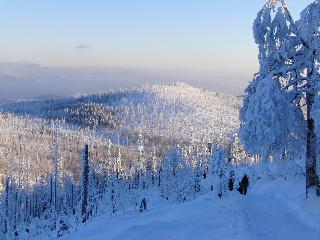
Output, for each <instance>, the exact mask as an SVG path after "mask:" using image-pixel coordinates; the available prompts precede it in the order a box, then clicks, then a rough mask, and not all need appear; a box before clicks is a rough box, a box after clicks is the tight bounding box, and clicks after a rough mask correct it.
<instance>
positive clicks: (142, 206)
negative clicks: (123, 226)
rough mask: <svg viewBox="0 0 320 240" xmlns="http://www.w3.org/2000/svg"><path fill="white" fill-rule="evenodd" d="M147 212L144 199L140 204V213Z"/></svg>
mask: <svg viewBox="0 0 320 240" xmlns="http://www.w3.org/2000/svg"><path fill="white" fill-rule="evenodd" d="M146 210H147V200H146V199H145V198H144V199H142V201H141V203H140V212H143V211H146Z"/></svg>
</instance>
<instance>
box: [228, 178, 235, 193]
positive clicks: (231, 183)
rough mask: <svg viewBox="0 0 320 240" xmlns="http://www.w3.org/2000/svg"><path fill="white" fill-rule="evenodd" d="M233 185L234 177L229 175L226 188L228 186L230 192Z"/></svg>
mask: <svg viewBox="0 0 320 240" xmlns="http://www.w3.org/2000/svg"><path fill="white" fill-rule="evenodd" d="M233 186H234V179H233V177H230V179H229V182H228V188H229V191H230V192H232V191H233Z"/></svg>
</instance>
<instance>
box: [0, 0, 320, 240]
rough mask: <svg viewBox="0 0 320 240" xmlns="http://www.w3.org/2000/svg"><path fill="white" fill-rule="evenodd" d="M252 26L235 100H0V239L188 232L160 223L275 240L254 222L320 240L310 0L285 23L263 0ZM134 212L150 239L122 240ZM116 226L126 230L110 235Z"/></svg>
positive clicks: (154, 93) (169, 88)
mask: <svg viewBox="0 0 320 240" xmlns="http://www.w3.org/2000/svg"><path fill="white" fill-rule="evenodd" d="M253 31H254V38H255V41H256V44H257V45H258V48H259V62H260V68H259V70H258V72H257V73H256V74H255V76H254V78H253V80H252V81H251V82H250V84H249V86H248V87H247V89H246V91H245V96H244V97H236V96H230V95H226V94H222V93H217V92H212V91H208V90H205V89H199V88H195V87H192V86H190V85H187V84H185V83H181V82H177V83H175V84H172V85H151V86H145V87H142V88H132V89H124V90H110V91H107V92H100V93H96V94H93V95H81V96H77V97H65V98H57V99H51V100H50V99H49V100H43V99H34V100H19V101H15V102H4V103H2V104H0V180H1V181H0V239H4V240H7V239H8V240H9V239H57V238H62V239H68V237H69V236H71V237H70V239H81V236H82V235H83V234H84V235H86V230H85V229H87V227H89V226H90V225H91V224H92V226H94V229H95V228H97V229H100V230H99V231H102V233H101V234H102V235H101V236H100V237H101V238H100V239H102V238H103V239H107V236H109V238H110V239H117V237H118V236H121V234H124V235H122V236H123V239H147V238H150V237H151V235H152V231H151V230H152V229H155V228H156V227H154V226H153V225H152V224H154V222H153V221H155V222H157V223H160V225H159V228H163V231H164V232H166V231H165V230H164V229H165V228H166V230H168V229H169V230H168V231H169V232H170V233H171V234H172V235H171V238H172V239H196V238H197V234H195V232H192V233H191V232H190V235H186V236H185V237H183V236H181V235H179V236H178V235H175V234H174V233H173V232H174V231H173V230H170V229H172V228H175V226H170V227H168V224H164V222H165V221H167V220H168V221H172V222H173V223H174V222H176V223H177V225H176V227H177V229H175V230H176V231H177V232H179V231H181V228H182V227H183V226H184V224H190V225H193V224H194V225H193V227H194V228H195V231H200V230H203V232H199V233H198V234H199V235H198V236H202V238H203V239H211V235H210V234H211V230H212V229H215V232H216V233H217V235H216V237H219V236H220V237H221V238H219V239H275V238H274V236H272V235H269V234H270V233H268V232H263V229H272V228H273V226H270V223H271V222H274V221H277V220H279V219H280V220H279V221H280V222H279V224H280V225H281V224H286V223H284V221H286V222H287V225H285V227H284V228H283V229H284V230H283V229H280V227H275V229H273V230H274V232H275V234H278V235H277V236H278V238H279V239H284V238H286V237H287V236H290V239H301V237H307V238H306V239H317V236H320V235H319V234H320V213H319V211H320V204H319V198H317V197H316V196H317V195H318V196H320V181H319V172H320V160H319V147H318V145H319V144H318V141H319V140H320V128H319V126H320V125H319V122H320V119H319V118H320V111H319V109H320V98H319V90H318V85H319V79H320V69H319V67H320V58H319V54H318V51H319V48H320V1H318V0H316V1H315V2H314V3H312V4H311V5H309V6H307V7H306V9H305V10H303V11H302V13H301V17H300V19H299V20H298V21H295V20H293V18H292V17H291V14H290V11H289V9H288V5H287V3H286V2H285V1H284V0H270V1H268V2H267V4H266V5H264V6H263V8H262V10H261V11H260V12H259V13H258V15H257V18H256V20H255V22H254V25H253ZM238 191H239V192H240V193H241V194H243V195H246V194H247V191H249V192H248V195H250V194H252V197H248V198H240V197H239V196H240V194H239V193H238ZM241 197H242V196H241ZM279 199H280V200H281V201H280V200H279ZM302 200H303V201H305V202H303V203H301V201H302ZM280 203H281V204H280ZM260 204H261V206H260ZM199 206H200V209H201V211H200V210H199ZM201 206H202V208H201ZM239 206H240V207H239ZM166 209H167V210H166ZM274 209H276V211H278V212H272V211H273V210H274ZM149 211H150V212H149ZM169 211H170V212H171V213H172V214H171V215H170V214H169V213H168V212H169ZM206 211H207V212H206ZM186 212H188V213H186ZM196 213H197V214H200V215H195V214H196ZM209 213H210V214H209ZM184 214H187V216H188V218H187V219H186V221H189V222H185V223H184V222H181V219H182V218H183V215H184ZM211 214H213V215H211ZM277 214H278V215H277ZM281 214H282V215H281ZM173 215H176V216H179V217H180V218H181V219H179V221H177V220H175V219H172V216H173ZM296 215H299V216H296ZM163 216H165V217H163ZM197 216H198V218H197ZM199 216H201V217H199ZM216 216H218V217H216ZM132 217H134V218H135V219H139V221H141V222H144V224H145V226H148V227H150V228H151V230H150V233H148V232H147V233H146V232H144V233H143V235H137V236H128V235H126V234H131V233H132V234H135V232H139V231H140V230H141V229H140V230H139V228H138V229H137V228H134V227H137V226H136V225H135V226H133V227H132V228H131V226H132V223H133V222H134V220H129V219H131V218H132ZM202 217H203V218H202ZM193 218H195V219H197V221H200V223H199V222H196V223H195V222H191V220H193ZM105 219H107V221H106V220H105ZM146 219H149V220H146ZM223 219H225V221H222V220H223ZM221 221H222V222H221ZM257 221H258V222H259V223H257ZM150 222H151V223H152V224H151V223H150ZM122 224H123V225H124V226H126V227H127V228H128V229H129V230H130V229H131V230H132V231H129V230H128V232H125V231H123V232H122V233H119V234H120V235H115V234H116V232H117V231H119V229H120V227H119V226H120V225H122ZM228 224H231V225H232V227H231V228H230V229H229V230H228V229H227V228H226V227H224V226H225V225H228ZM245 224H247V225H245ZM259 224H261V226H258V225H259ZM150 225H152V226H150ZM108 226H109V227H110V228H108ZM298 226H300V227H301V231H300V232H299V231H298V230H297V227H298ZM111 227H114V229H111ZM103 228H108V232H104V231H106V230H104V229H103ZM199 229H200V230H199ZM288 230H290V231H292V232H290V234H291V235H286V232H287V231H288ZM94 231H95V230H92V231H89V230H88V231H87V233H88V232H89V233H90V234H92V236H94V235H95V234H97V233H96V232H94ZM171 231H172V232H171ZM295 231H297V232H295ZM181 232H183V231H181ZM77 233H79V234H78V235H77ZM112 234H114V235H112ZM117 234H118V233H117ZM148 234H150V236H147V235H148ZM157 234H158V232H156V235H155V237H156V239H166V238H165V237H168V236H167V235H161V234H159V235H157ZM229 234H230V235H229ZM250 234H251V235H250ZM88 237H90V236H88ZM109 238H108V239H109ZM86 239H87V238H86ZM92 239H99V237H96V238H94V237H93V238H92ZM213 239H214V238H213ZM288 239H289V238H288Z"/></svg>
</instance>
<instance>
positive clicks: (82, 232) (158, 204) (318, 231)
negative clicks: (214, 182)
mask: <svg viewBox="0 0 320 240" xmlns="http://www.w3.org/2000/svg"><path fill="white" fill-rule="evenodd" d="M275 185H276V184H273V185H271V190H270V187H267V188H265V186H261V185H260V186H258V189H255V188H253V189H249V193H248V195H247V196H241V195H239V194H238V193H237V192H236V191H234V192H233V193H231V194H228V195H227V196H225V197H224V198H223V199H222V200H220V199H218V198H217V197H216V196H215V195H214V194H213V193H209V194H206V195H204V196H202V197H200V198H199V199H197V200H195V201H191V202H187V203H183V204H176V205H171V204H168V203H166V202H164V201H163V200H161V199H153V200H152V201H151V206H150V210H149V211H148V212H147V213H143V214H135V213H133V214H131V215H127V216H119V217H113V218H111V219H109V218H108V219H106V218H101V219H97V220H95V221H93V222H92V223H89V224H88V225H87V226H85V227H82V228H81V229H79V230H78V232H75V233H72V234H71V235H67V236H65V237H64V238H63V239H64V240H67V239H69V240H71V239H72V240H73V239H77V240H78V239H79V240H82V239H85V240H100V239H108V240H109V239H110V240H113V239H114V240H115V239H121V240H145V239H146V240H147V239H152V240H157V239H159V240H162V239H165V240H180V239H181V240H189V239H190V240H193V239H201V240H206V239H208V240H209V239H210V240H220V239H224V240H229V239H230V240H243V239H245V240H278V239H279V240H280V239H281V240H287V239H288V240H303V239H308V240H318V239H319V236H320V228H318V227H314V226H313V227H312V226H311V225H309V224H307V223H306V221H304V219H303V218H301V217H300V216H299V211H303V208H302V209H300V210H299V209H298V208H295V209H292V208H291V207H290V205H289V204H287V203H285V200H284V199H282V198H281V197H279V196H278V195H279V193H278V192H275V191H276V189H277V188H275ZM291 186H292V187H293V186H294V185H291ZM256 188H257V187H256ZM289 188H290V187H289ZM278 190H279V189H278ZM281 194H282V193H281V192H280V196H282V195H281ZM299 196H300V197H301V196H303V194H299ZM301 199H302V197H301ZM287 200H288V199H287ZM296 200H297V199H296ZM319 210H320V208H317V209H315V211H319Z"/></svg>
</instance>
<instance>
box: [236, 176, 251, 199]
mask: <svg viewBox="0 0 320 240" xmlns="http://www.w3.org/2000/svg"><path fill="white" fill-rule="evenodd" d="M248 187H249V178H248V176H247V174H245V175H244V176H243V178H242V180H241V182H240V183H239V188H238V192H239V193H240V194H243V195H246V194H247V189H248Z"/></svg>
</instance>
